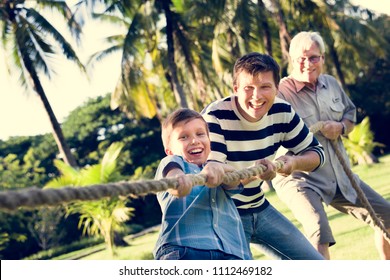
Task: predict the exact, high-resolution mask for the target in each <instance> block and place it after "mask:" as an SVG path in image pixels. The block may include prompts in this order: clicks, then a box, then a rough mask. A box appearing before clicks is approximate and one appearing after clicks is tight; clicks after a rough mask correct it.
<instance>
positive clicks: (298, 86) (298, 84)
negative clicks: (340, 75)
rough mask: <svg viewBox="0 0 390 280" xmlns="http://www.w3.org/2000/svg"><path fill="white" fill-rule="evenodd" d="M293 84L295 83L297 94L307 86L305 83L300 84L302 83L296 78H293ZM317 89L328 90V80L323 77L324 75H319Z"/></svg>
mask: <svg viewBox="0 0 390 280" xmlns="http://www.w3.org/2000/svg"><path fill="white" fill-rule="evenodd" d="M293 82H294V85H295V88H296V92H298V93H299V92H300V91H301V90H302V89H303V88H304V87H305V86H306V85H305V83H303V82H300V81H298V80H296V79H294V78H293ZM317 87H319V88H327V86H326V80H325V78H324V77H323V75H319V76H318V81H317Z"/></svg>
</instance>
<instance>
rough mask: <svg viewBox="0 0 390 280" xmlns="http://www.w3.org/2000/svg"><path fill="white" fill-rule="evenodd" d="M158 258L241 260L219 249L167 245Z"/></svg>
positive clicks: (157, 255) (158, 254) (159, 251)
mask: <svg viewBox="0 0 390 280" xmlns="http://www.w3.org/2000/svg"><path fill="white" fill-rule="evenodd" d="M155 259H156V260H241V259H240V258H239V257H237V256H234V255H230V254H226V253H224V252H222V251H219V250H200V249H195V248H191V247H183V246H175V245H165V246H163V247H162V248H161V249H159V250H158V252H157V254H156V257H155Z"/></svg>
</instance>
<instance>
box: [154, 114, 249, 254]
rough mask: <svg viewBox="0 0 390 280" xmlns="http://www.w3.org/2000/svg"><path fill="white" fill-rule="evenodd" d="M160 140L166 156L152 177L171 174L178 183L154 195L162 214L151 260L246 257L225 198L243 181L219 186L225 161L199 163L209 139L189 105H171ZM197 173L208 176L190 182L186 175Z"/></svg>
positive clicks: (233, 209) (233, 210) (234, 212)
mask: <svg viewBox="0 0 390 280" xmlns="http://www.w3.org/2000/svg"><path fill="white" fill-rule="evenodd" d="M162 140H163V144H164V149H165V153H166V154H167V157H165V158H164V159H163V160H162V161H161V162H160V165H159V167H158V170H157V172H156V179H160V178H163V177H176V178H177V180H178V183H179V186H178V188H177V189H169V190H168V191H165V192H160V193H158V194H157V199H158V201H159V203H160V206H161V210H162V213H163V217H162V224H161V231H160V235H159V237H158V240H157V244H156V247H155V250H154V256H155V259H157V260H178V259H181V260H191V259H192V260H194V259H197V260H217V259H223V260H240V259H251V254H250V250H249V244H248V243H247V242H246V239H245V234H244V230H243V227H242V223H241V219H240V216H239V215H238V212H237V209H236V207H235V205H234V203H233V201H232V199H231V198H230V196H231V195H233V194H237V193H239V192H241V191H242V188H243V186H242V185H241V184H239V182H236V183H233V184H231V185H230V186H226V185H219V184H220V183H221V182H222V179H223V175H224V173H225V172H229V171H233V168H232V167H230V166H228V165H226V164H213V165H212V166H211V167H207V165H206V167H205V168H203V167H204V165H205V163H206V160H207V157H208V155H209V153H210V139H209V131H208V127H207V124H206V122H205V121H204V119H203V118H202V116H201V115H200V114H199V113H197V112H195V111H193V110H190V109H179V110H176V111H175V112H173V113H172V114H170V115H169V116H168V117H167V118H166V120H165V121H164V122H163V125H162ZM202 169H203V170H202ZM199 172H202V173H204V174H205V175H207V182H206V185H207V186H192V184H191V180H190V178H189V177H188V176H186V175H185V174H196V173H199ZM218 185H219V186H218Z"/></svg>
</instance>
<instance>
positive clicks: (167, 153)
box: [165, 148, 173, 156]
mask: <svg viewBox="0 0 390 280" xmlns="http://www.w3.org/2000/svg"><path fill="white" fill-rule="evenodd" d="M165 153H166V155H167V156H172V155H173V153H172V151H171V150H170V149H169V148H166V149H165Z"/></svg>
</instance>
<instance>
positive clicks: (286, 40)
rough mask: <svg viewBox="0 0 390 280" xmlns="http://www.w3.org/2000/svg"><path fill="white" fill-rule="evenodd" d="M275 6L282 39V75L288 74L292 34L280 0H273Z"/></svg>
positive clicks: (280, 38)
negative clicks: (289, 31)
mask: <svg viewBox="0 0 390 280" xmlns="http://www.w3.org/2000/svg"><path fill="white" fill-rule="evenodd" d="M272 3H273V5H274V7H275V8H276V19H277V22H278V25H279V40H280V49H281V51H282V63H281V70H282V76H287V67H288V61H289V57H290V56H289V52H288V48H289V45H290V42H291V36H290V34H289V33H288V29H287V24H286V21H285V20H284V13H283V10H282V7H281V6H280V2H279V0H272Z"/></svg>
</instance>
